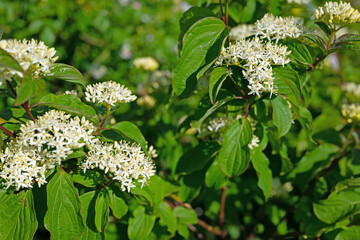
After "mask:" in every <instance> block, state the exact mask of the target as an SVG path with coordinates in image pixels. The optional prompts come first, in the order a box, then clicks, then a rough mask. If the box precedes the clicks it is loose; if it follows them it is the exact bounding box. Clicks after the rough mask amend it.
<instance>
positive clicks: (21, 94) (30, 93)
mask: <svg viewBox="0 0 360 240" xmlns="http://www.w3.org/2000/svg"><path fill="white" fill-rule="evenodd" d="M31 75H32V73H31V72H29V71H28V72H26V74H25V76H24V78H23V80H22V83H21V86H20V88H19V89H18V90H17V97H16V100H15V105H16V106H19V105H20V104H22V103H24V102H25V101H27V100H29V99H30V98H32V97H34V96H36V95H37V94H39V93H40V92H41V91H42V90H44V88H45V81H44V80H43V79H41V78H32V76H31Z"/></svg>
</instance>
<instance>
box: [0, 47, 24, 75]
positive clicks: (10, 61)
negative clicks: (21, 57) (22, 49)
mask: <svg viewBox="0 0 360 240" xmlns="http://www.w3.org/2000/svg"><path fill="white" fill-rule="evenodd" d="M0 66H1V67H4V68H11V69H14V70H16V71H19V72H21V73H24V70H23V69H22V67H21V66H20V64H19V63H18V62H17V61H16V60H15V58H13V57H12V56H11V55H10V54H9V53H7V52H6V51H5V50H4V49H1V48H0Z"/></svg>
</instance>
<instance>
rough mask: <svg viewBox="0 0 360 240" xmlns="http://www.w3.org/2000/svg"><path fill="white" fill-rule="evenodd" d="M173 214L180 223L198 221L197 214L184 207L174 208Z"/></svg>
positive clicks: (194, 222)
mask: <svg viewBox="0 0 360 240" xmlns="http://www.w3.org/2000/svg"><path fill="white" fill-rule="evenodd" d="M174 214H175V216H176V217H177V218H178V219H179V221H180V223H185V224H196V223H197V222H198V218H197V215H196V213H195V211H194V210H192V209H188V208H186V207H181V206H180V207H176V208H174Z"/></svg>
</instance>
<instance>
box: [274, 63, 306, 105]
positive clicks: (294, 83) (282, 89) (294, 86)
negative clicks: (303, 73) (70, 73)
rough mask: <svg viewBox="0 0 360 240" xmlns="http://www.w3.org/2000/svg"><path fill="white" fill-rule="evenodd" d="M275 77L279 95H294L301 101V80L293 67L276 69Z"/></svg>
mask: <svg viewBox="0 0 360 240" xmlns="http://www.w3.org/2000/svg"><path fill="white" fill-rule="evenodd" d="M273 77H274V84H275V85H276V87H277V89H278V93H279V94H285V95H287V94H294V95H295V97H296V99H297V100H298V101H299V100H300V97H301V87H300V78H299V75H298V74H297V73H296V72H295V71H294V70H293V69H292V68H291V67H288V66H285V67H274V68H273Z"/></svg>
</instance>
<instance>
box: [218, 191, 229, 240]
mask: <svg viewBox="0 0 360 240" xmlns="http://www.w3.org/2000/svg"><path fill="white" fill-rule="evenodd" d="M226 190H227V186H225V187H223V188H221V198H220V213H219V227H220V237H221V238H222V239H225V237H226V230H225V227H224V222H225V202H226Z"/></svg>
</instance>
